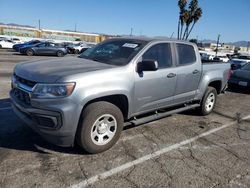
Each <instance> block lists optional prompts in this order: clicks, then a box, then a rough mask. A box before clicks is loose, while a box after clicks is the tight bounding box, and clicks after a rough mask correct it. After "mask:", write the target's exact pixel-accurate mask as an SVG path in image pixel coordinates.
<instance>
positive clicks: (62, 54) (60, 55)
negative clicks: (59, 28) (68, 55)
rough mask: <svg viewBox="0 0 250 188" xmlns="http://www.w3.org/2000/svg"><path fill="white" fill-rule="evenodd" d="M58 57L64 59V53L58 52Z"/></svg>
mask: <svg viewBox="0 0 250 188" xmlns="http://www.w3.org/2000/svg"><path fill="white" fill-rule="evenodd" d="M56 55H57V56H58V57H62V56H64V53H63V52H62V51H58V52H57V53H56Z"/></svg>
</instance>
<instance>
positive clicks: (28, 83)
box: [14, 74, 36, 88]
mask: <svg viewBox="0 0 250 188" xmlns="http://www.w3.org/2000/svg"><path fill="white" fill-rule="evenodd" d="M14 77H15V79H16V81H17V82H20V83H22V84H24V85H26V86H29V87H31V88H32V87H34V86H35V85H36V82H33V81H30V80H27V79H24V78H22V77H20V76H17V75H16V74H14Z"/></svg>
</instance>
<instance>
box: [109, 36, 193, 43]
mask: <svg viewBox="0 0 250 188" xmlns="http://www.w3.org/2000/svg"><path fill="white" fill-rule="evenodd" d="M119 39H124V40H141V41H145V42H153V41H165V42H176V43H186V44H193V43H191V42H189V41H185V40H177V39H173V38H167V37H144V36H123V37H116V38H112V39H111V40H119Z"/></svg>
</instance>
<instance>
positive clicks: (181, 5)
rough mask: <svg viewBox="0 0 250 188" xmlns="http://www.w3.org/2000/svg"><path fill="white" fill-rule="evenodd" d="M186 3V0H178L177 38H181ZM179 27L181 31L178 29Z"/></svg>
mask: <svg viewBox="0 0 250 188" xmlns="http://www.w3.org/2000/svg"><path fill="white" fill-rule="evenodd" d="M186 5H187V0H179V1H178V6H179V8H180V14H179V22H178V39H180V38H181V35H182V29H183V26H184V23H185V22H184V13H185V12H186V8H185V7H186ZM180 29H181V31H180Z"/></svg>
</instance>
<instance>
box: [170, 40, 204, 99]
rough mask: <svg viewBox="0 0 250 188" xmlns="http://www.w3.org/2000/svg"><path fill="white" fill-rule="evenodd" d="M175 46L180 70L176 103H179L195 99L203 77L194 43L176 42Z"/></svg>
mask: <svg viewBox="0 0 250 188" xmlns="http://www.w3.org/2000/svg"><path fill="white" fill-rule="evenodd" d="M175 47H176V48H175V49H176V56H177V58H176V59H177V68H178V71H177V82H176V90H175V96H174V103H175V104H178V103H184V102H187V101H190V100H192V99H194V97H195V95H196V92H197V89H198V85H199V82H200V78H201V63H200V59H199V58H198V57H196V52H195V48H194V46H193V45H191V44H183V43H176V45H175ZM197 53H198V52H197Z"/></svg>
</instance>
